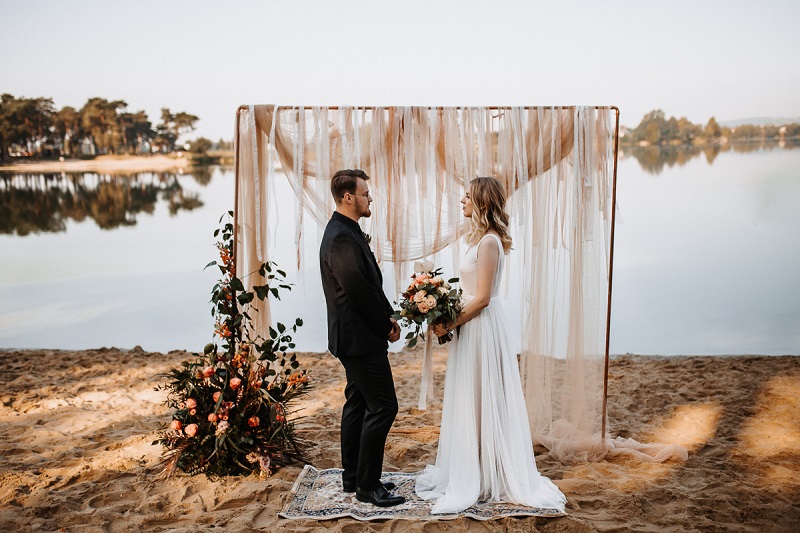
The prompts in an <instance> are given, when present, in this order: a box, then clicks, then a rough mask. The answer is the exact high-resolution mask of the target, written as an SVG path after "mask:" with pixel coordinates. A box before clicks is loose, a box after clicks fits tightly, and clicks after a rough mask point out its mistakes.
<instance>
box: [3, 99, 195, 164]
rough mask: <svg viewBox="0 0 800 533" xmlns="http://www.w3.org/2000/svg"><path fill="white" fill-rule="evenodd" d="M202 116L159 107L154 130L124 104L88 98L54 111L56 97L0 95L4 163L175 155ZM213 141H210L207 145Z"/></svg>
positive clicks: (141, 112) (150, 123)
mask: <svg viewBox="0 0 800 533" xmlns="http://www.w3.org/2000/svg"><path fill="white" fill-rule="evenodd" d="M198 120H199V119H198V117H197V116H195V115H192V114H190V113H187V112H184V111H180V112H177V113H173V112H172V111H170V109H169V108H166V107H165V108H162V109H161V117H160V122H158V123H157V124H156V125H155V126H153V123H152V122H151V120H150V119H149V118H148V116H147V113H145V112H144V111H136V112H130V111H128V104H127V103H126V102H125V101H124V100H107V99H105V98H99V97H95V98H89V99H88V100H87V101H86V103H85V104H84V105H83V107H81V108H80V109H75V108H74V107H71V106H64V107H62V108H61V109H56V107H55V105H54V104H53V99H52V98H44V97H39V98H17V97H15V96H13V95H11V94H7V93H6V94H3V95H1V96H0V159H2V160H3V161H8V160H9V159H10V158H11V157H22V156H27V157H31V156H34V157H40V158H48V157H49V158H57V157H61V156H65V157H92V156H95V155H99V154H141V153H153V152H161V153H168V152H172V151H175V149H176V143H177V141H178V138H179V137H180V136H181V135H183V134H186V133H188V132H190V131H193V130H194V129H195V125H196V123H197V121H198ZM209 143H210V141H209Z"/></svg>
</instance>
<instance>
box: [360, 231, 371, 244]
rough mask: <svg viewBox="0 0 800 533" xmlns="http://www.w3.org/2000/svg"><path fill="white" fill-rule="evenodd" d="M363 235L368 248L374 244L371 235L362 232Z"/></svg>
mask: <svg viewBox="0 0 800 533" xmlns="http://www.w3.org/2000/svg"><path fill="white" fill-rule="evenodd" d="M361 235H363V236H364V240H365V241H367V246H369V245H370V244H372V236H371V235H370V234H369V233H367V232H365V231H362V232H361Z"/></svg>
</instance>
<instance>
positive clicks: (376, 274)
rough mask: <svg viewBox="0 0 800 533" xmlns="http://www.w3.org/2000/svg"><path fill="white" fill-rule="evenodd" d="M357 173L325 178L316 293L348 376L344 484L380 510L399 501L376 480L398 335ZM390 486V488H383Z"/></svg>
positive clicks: (392, 409)
mask: <svg viewBox="0 0 800 533" xmlns="http://www.w3.org/2000/svg"><path fill="white" fill-rule="evenodd" d="M367 180H369V176H367V174H366V173H365V172H364V171H363V170H340V171H338V172H337V173H336V174H334V175H333V178H331V194H332V195H333V199H334V201H335V202H336V212H335V213H333V216H332V217H331V219H330V221H329V222H328V225H327V227H326V228H325V234H324V235H323V237H322V244H321V245H320V249H319V268H320V274H321V276H322V290H323V292H324V293H325V303H326V305H327V308H328V350H330V352H331V353H332V354H333V355H335V356H336V357H338V358H339V361H341V363H342V366H344V370H345V374H346V376H347V386H346V387H345V389H344V396H345V399H346V400H345V404H344V408H343V409H342V433H341V445H342V467H343V468H344V471H343V472H342V486H343V488H344V491H345V492H355V493H356V498H357V499H358V500H359V501H362V502H369V503H372V504H374V505H378V506H380V507H389V506H392V505H398V504H401V503H403V502H404V501H405V498H403V497H402V496H395V495H394V494H392V493H390V492H389V490H390V489H393V488H394V484H393V483H381V480H380V477H381V470H382V466H383V449H384V446H385V445H386V436H387V435H388V433H389V428H391V426H392V422H394V418H395V416H396V415H397V396H396V395H395V391H394V381H393V379H392V369H391V367H390V366H389V357H388V352H387V350H388V343H387V340H388V341H390V342H395V341H396V340H398V339H399V338H400V326H399V325H398V324H397V322H396V321H395V320H394V319H393V318H391V315H392V313H393V310H392V306H391V305H390V304H389V301H388V300H387V299H386V295H385V294H384V293H383V288H382V285H383V277H382V275H381V271H380V270H379V269H378V263H377V262H376V261H375V256H374V255H373V254H372V251H371V250H370V248H369V243H368V242H367V239H366V236H365V235H364V233H363V232H362V231H361V228H360V227H359V225H358V220H359V219H360V218H361V217H369V216H370V215H371V214H372V212H371V211H370V209H369V206H370V204H371V203H372V197H371V196H370V194H369V187H368V186H367ZM387 489H389V490H387Z"/></svg>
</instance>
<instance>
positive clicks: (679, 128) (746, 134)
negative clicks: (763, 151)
mask: <svg viewBox="0 0 800 533" xmlns="http://www.w3.org/2000/svg"><path fill="white" fill-rule="evenodd" d="M624 133H625V135H624V136H623V137H622V139H621V142H622V143H624V144H641V145H708V144H724V143H726V142H736V141H753V140H758V141H769V140H781V139H797V138H800V124H783V125H763V126H760V125H755V124H744V125H741V126H736V127H727V126H721V125H720V124H719V123H717V120H716V119H715V118H714V117H711V118H710V119H708V122H707V123H706V125H705V126H703V125H701V124H692V123H691V122H690V121H689V120H688V119H687V118H686V117H681V118H679V119H676V118H675V117H669V119H667V117H666V114H665V113H664V112H663V111H662V110H660V109H656V110H653V111H650V112H649V113H647V114H646V115H645V116H644V117H643V118H642V121H641V122H640V123H639V125H638V126H636V127H635V128H634V129H632V130H629V131H627V132H624Z"/></svg>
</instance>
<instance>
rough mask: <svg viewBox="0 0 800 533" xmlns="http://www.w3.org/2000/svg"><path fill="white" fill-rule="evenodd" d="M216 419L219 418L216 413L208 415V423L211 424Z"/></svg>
mask: <svg viewBox="0 0 800 533" xmlns="http://www.w3.org/2000/svg"><path fill="white" fill-rule="evenodd" d="M217 418H219V417H217V414H216V413H209V414H208V421H209V422H211V423H212V424H213V423H214V422H216V421H217Z"/></svg>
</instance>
